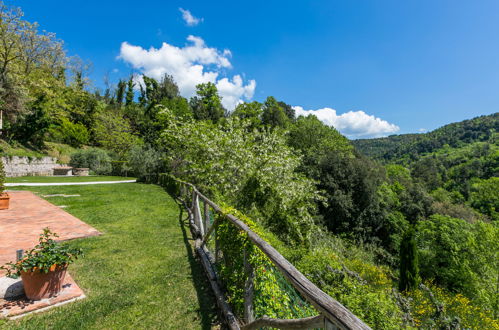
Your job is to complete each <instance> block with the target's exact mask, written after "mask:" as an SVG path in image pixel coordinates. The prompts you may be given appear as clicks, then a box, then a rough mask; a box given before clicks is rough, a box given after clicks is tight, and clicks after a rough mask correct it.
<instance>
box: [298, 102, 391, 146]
mask: <svg viewBox="0 0 499 330" xmlns="http://www.w3.org/2000/svg"><path fill="white" fill-rule="evenodd" d="M293 109H294V110H295V113H296V116H297V117H298V116H309V115H315V116H316V117H317V118H318V119H319V120H321V121H322V122H323V123H325V124H326V125H328V126H333V127H334V128H336V129H337V130H338V131H340V132H341V133H342V134H344V135H346V136H347V137H349V138H351V139H359V138H374V137H381V136H386V135H389V134H393V133H395V132H397V131H398V130H399V129H400V128H399V127H398V126H397V125H394V124H390V123H389V122H387V121H386V120H383V119H380V118H376V117H374V116H372V115H368V114H367V113H365V112H364V111H349V112H346V113H343V114H341V115H338V114H337V113H336V110H334V109H331V108H322V109H318V110H304V109H303V108H302V107H300V106H295V107H293Z"/></svg>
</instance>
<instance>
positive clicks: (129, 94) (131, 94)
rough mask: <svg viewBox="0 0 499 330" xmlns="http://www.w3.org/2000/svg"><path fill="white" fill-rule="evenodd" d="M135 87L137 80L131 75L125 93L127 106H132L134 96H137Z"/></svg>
mask: <svg viewBox="0 0 499 330" xmlns="http://www.w3.org/2000/svg"><path fill="white" fill-rule="evenodd" d="M134 87H135V82H134V81H133V76H130V79H128V82H127V89H126V95H125V106H130V105H132V103H133V98H134V97H135V92H134V90H133V88H134Z"/></svg>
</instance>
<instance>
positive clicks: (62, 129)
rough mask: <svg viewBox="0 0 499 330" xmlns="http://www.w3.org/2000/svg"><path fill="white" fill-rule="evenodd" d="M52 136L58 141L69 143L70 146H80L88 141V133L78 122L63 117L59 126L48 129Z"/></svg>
mask: <svg viewBox="0 0 499 330" xmlns="http://www.w3.org/2000/svg"><path fill="white" fill-rule="evenodd" d="M50 135H52V138H53V139H54V140H56V141H58V142H62V143H66V144H69V145H70V146H72V147H81V146H83V145H85V144H87V143H88V141H89V139H90V134H89V132H88V130H87V128H86V127H85V125H82V124H80V123H73V122H71V121H69V120H67V119H63V120H62V122H61V125H60V126H57V127H55V128H52V129H51V130H50Z"/></svg>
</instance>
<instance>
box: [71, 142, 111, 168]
mask: <svg viewBox="0 0 499 330" xmlns="http://www.w3.org/2000/svg"><path fill="white" fill-rule="evenodd" d="M69 165H71V166H72V167H76V168H82V167H83V168H89V169H90V170H92V171H94V172H95V173H96V174H98V175H107V174H110V173H111V170H112V166H111V157H109V155H108V153H107V152H106V151H104V150H102V149H97V148H90V149H82V150H79V151H77V152H75V153H74V154H72V155H71V161H70V162H69Z"/></svg>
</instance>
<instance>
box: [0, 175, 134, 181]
mask: <svg viewBox="0 0 499 330" xmlns="http://www.w3.org/2000/svg"><path fill="white" fill-rule="evenodd" d="M134 179H135V178H131V177H124V176H97V175H92V176H67V177H66V176H19V177H15V178H6V180H5V182H8V183H49V182H91V181H120V180H134Z"/></svg>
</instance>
